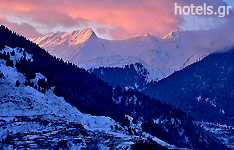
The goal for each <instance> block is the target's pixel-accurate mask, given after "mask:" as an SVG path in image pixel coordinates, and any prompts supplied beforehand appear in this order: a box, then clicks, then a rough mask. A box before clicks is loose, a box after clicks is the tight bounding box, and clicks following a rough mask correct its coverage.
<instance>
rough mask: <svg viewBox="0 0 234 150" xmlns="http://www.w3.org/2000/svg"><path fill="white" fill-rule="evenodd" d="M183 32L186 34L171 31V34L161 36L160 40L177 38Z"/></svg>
mask: <svg viewBox="0 0 234 150" xmlns="http://www.w3.org/2000/svg"><path fill="white" fill-rule="evenodd" d="M183 32H186V31H179V30H175V31H172V32H170V33H168V34H167V35H165V36H163V37H162V39H170V38H179V37H180V34H181V33H183Z"/></svg>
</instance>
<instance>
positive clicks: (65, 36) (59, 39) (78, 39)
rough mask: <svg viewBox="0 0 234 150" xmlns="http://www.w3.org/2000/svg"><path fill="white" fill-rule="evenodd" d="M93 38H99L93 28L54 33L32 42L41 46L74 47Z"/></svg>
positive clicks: (34, 39)
mask: <svg viewBox="0 0 234 150" xmlns="http://www.w3.org/2000/svg"><path fill="white" fill-rule="evenodd" d="M91 38H97V36H96V34H95V33H94V31H93V30H92V29H91V28H87V29H84V30H76V31H71V32H67V33H54V34H50V35H46V36H42V37H39V38H32V39H31V40H33V41H34V42H35V43H38V44H39V45H41V46H58V45H66V46H74V45H79V44H83V43H84V42H86V41H88V40H89V39H91Z"/></svg>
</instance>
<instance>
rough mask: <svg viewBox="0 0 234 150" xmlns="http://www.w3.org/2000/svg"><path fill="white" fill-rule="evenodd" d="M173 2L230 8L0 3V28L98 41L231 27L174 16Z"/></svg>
mask: <svg viewBox="0 0 234 150" xmlns="http://www.w3.org/2000/svg"><path fill="white" fill-rule="evenodd" d="M175 2H177V3H178V4H180V5H181V6H183V5H190V4H191V3H193V4H195V5H199V4H201V5H202V4H203V3H204V2H206V3H207V4H210V5H213V6H214V7H218V6H220V5H223V6H225V5H232V6H234V2H233V1H232V0H225V2H224V0H36V1H35V0H10V1H9V0H1V1H0V24H3V25H6V26H8V27H9V28H11V29H12V30H14V31H16V32H18V33H20V34H22V35H24V36H26V37H28V38H30V37H38V36H41V35H45V34H49V33H53V32H67V31H72V30H80V29H84V28H88V27H91V28H92V29H93V30H94V31H95V32H96V33H97V35H98V36H99V37H101V38H107V39H126V38H130V37H132V36H135V35H142V34H144V33H149V34H152V35H156V36H158V37H161V36H163V35H165V34H167V33H169V32H171V31H173V30H199V29H211V28H220V27H224V26H226V25H227V24H228V25H229V26H231V24H232V23H233V20H234V19H233V15H232V13H231V14H230V15H229V16H226V17H224V18H218V17H217V16H215V17H214V16H203V17H201V16H200V17H197V16H179V15H178V16H176V15H175V14H174V3H175ZM227 3H228V4H227Z"/></svg>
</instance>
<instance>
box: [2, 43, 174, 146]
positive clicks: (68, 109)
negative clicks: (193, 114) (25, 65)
mask: <svg viewBox="0 0 234 150" xmlns="http://www.w3.org/2000/svg"><path fill="white" fill-rule="evenodd" d="M13 50H14V51H16V54H15V55H14V56H11V57H10V59H11V60H13V61H14V62H16V61H18V60H19V59H20V58H21V57H23V56H22V55H23V53H22V52H20V51H18V50H20V49H19V48H15V49H11V48H9V47H6V48H5V49H3V51H7V52H12V51H13ZM3 51H2V52H3ZM26 55H27V56H28V57H27V58H28V59H31V61H33V59H32V56H31V55H29V54H26ZM0 71H1V73H3V78H0V85H1V86H0V112H1V113H0V141H4V142H2V143H5V145H4V146H3V147H4V149H14V147H21V148H33V147H37V148H39V147H40V148H43V145H44V148H45V147H46V146H48V145H50V146H51V143H53V142H57V143H60V144H63V143H64V141H65V143H66V145H67V143H68V145H69V149H80V148H81V147H87V145H89V146H90V145H95V143H96V146H97V145H98V146H99V148H100V149H105V148H108V147H109V146H110V145H113V144H114V145H115V146H116V147H118V148H130V146H131V145H132V144H134V143H135V141H137V140H140V139H146V137H140V136H137V135H129V134H128V132H127V130H126V131H125V128H123V127H121V126H120V125H119V124H118V123H116V122H115V121H114V120H113V119H111V118H110V117H106V116H92V115H89V114H84V113H81V112H80V111H79V110H78V109H77V108H76V107H73V106H71V105H70V104H69V103H67V102H66V101H65V100H64V98H62V97H58V96H56V95H54V93H53V90H52V89H51V90H47V91H46V92H45V94H44V93H41V92H39V91H38V90H36V89H34V88H33V87H30V86H25V85H24V82H25V80H26V77H25V76H24V75H23V74H21V73H19V72H17V69H16V68H15V67H7V66H6V61H5V60H2V59H0ZM44 78H45V77H44V76H43V75H42V74H40V73H37V74H36V78H35V79H32V82H34V83H35V84H36V83H37V80H38V79H44ZM17 80H18V81H19V83H20V85H19V87H17V86H16V81H17ZM80 125H81V126H80ZM115 126H118V128H121V129H123V130H122V131H121V130H116V129H113V127H115ZM77 141H79V142H77ZM48 142H49V143H48ZM156 142H158V141H156ZM0 143H1V142H0ZM161 143H162V142H161V141H160V142H159V144H161ZM164 144H165V142H164ZM1 146H2V145H1V144H0V147H1ZM55 146H56V145H53V144H52V147H55ZM57 146H59V145H57ZM60 146H61V145H60ZM167 146H169V147H170V144H167ZM47 148H48V147H47Z"/></svg>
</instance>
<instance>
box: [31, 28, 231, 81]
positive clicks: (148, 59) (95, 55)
mask: <svg viewBox="0 0 234 150" xmlns="http://www.w3.org/2000/svg"><path fill="white" fill-rule="evenodd" d="M30 40H32V41H34V42H35V43H37V44H39V45H40V46H41V47H43V48H45V49H46V50H47V51H48V52H49V53H50V54H52V55H53V56H56V57H59V58H62V59H63V60H64V61H69V62H71V63H74V64H76V65H78V66H79V67H82V68H85V69H91V68H99V67H124V66H125V65H129V64H135V63H139V64H142V65H143V66H144V67H145V68H146V69H147V71H148V72H149V74H148V75H147V76H146V80H147V81H151V80H160V79H162V78H165V77H167V76H169V75H170V74H172V73H173V72H174V71H176V70H181V69H182V68H184V67H186V66H188V65H190V64H192V63H194V62H196V61H199V60H201V59H203V58H204V57H205V56H207V55H209V54H210V53H213V52H216V51H219V50H220V49H223V48H224V45H225V46H230V45H231V44H232V42H230V41H226V40H225V39H220V38H219V37H217V36H216V34H215V33H212V34H210V32H207V31H174V32H171V33H169V34H168V35H166V36H164V37H162V38H157V37H156V36H153V35H149V34H144V35H142V36H136V37H132V38H130V39H127V40H105V39H101V38H98V37H97V36H96V34H95V33H94V31H93V30H92V29H90V28H88V29H85V30H80V31H79V30H78V31H72V32H67V33H55V34H50V35H46V36H43V37H39V38H32V39H30Z"/></svg>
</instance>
